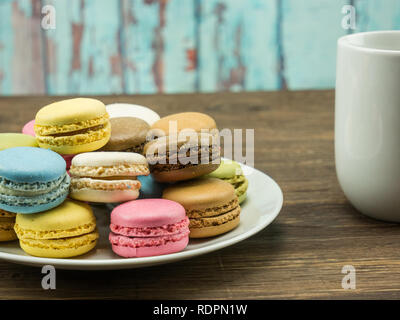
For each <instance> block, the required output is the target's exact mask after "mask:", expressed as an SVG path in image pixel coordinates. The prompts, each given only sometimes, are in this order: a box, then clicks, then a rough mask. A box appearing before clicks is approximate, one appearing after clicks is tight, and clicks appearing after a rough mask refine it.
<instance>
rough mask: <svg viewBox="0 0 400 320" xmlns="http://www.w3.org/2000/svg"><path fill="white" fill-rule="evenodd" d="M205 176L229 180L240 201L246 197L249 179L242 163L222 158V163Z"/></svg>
mask: <svg viewBox="0 0 400 320" xmlns="http://www.w3.org/2000/svg"><path fill="white" fill-rule="evenodd" d="M205 177H212V178H218V179H222V180H225V181H226V182H229V183H230V184H231V185H233V187H234V188H235V192H236V195H237V196H238V198H239V203H242V202H243V201H244V200H245V199H246V196H247V193H246V192H247V188H248V186H249V181H248V180H247V179H246V177H245V176H244V174H243V170H242V168H241V166H240V164H239V163H237V162H236V161H233V160H221V165H220V166H219V167H218V169H217V170H215V171H213V172H211V173H209V174H207V175H205Z"/></svg>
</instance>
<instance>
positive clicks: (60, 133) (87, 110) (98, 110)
mask: <svg viewBox="0 0 400 320" xmlns="http://www.w3.org/2000/svg"><path fill="white" fill-rule="evenodd" d="M34 129H35V134H36V139H37V141H38V143H39V146H40V147H41V148H46V149H51V150H53V151H56V152H58V153H60V154H77V153H82V152H89V151H94V150H98V149H100V148H101V147H103V146H104V145H105V144H106V143H107V142H108V140H109V139H110V135H111V125H110V121H109V115H108V113H107V111H106V107H105V105H104V104H103V103H102V102H101V101H99V100H96V99H91V98H75V99H68V100H63V101H59V102H55V103H52V104H49V105H47V106H45V107H43V108H42V109H40V110H39V112H38V113H37V114H36V118H35V126H34Z"/></svg>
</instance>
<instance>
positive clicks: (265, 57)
mask: <svg viewBox="0 0 400 320" xmlns="http://www.w3.org/2000/svg"><path fill="white" fill-rule="evenodd" d="M199 10H200V15H199V28H198V30H199V35H198V37H199V48H198V52H199V57H198V59H199V71H198V72H199V86H200V90H201V91H203V92H207V91H218V90H223V91H224V90H232V91H238V90H244V89H247V90H271V89H277V88H278V86H279V81H278V78H279V77H278V60H279V59H278V52H277V46H276V41H277V38H276V24H277V6H276V2H275V1H258V0H251V1H240V0H229V1H228V0H210V1H204V2H199Z"/></svg>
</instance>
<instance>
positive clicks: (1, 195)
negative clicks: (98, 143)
mask: <svg viewBox="0 0 400 320" xmlns="http://www.w3.org/2000/svg"><path fill="white" fill-rule="evenodd" d="M69 184H70V178H69V175H68V174H67V172H66V163H65V160H64V159H63V158H62V157H61V156H60V155H59V154H57V153H55V152H54V151H51V150H47V149H40V148H32V147H16V148H10V149H6V150H3V151H0V209H3V210H6V211H10V212H15V213H37V212H42V211H46V210H49V209H51V208H54V207H57V206H58V205H60V204H61V203H62V202H63V201H64V200H65V198H66V197H67V195H68V192H69Z"/></svg>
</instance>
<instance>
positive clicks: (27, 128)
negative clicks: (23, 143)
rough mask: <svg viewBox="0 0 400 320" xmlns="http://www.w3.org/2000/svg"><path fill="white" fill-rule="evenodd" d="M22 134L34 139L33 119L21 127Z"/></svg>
mask: <svg viewBox="0 0 400 320" xmlns="http://www.w3.org/2000/svg"><path fill="white" fill-rule="evenodd" d="M22 133H23V134H27V135H30V136H32V137H35V136H36V135H35V119H33V120H31V121H29V122H27V123H26V124H25V125H24V126H23V127H22Z"/></svg>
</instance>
